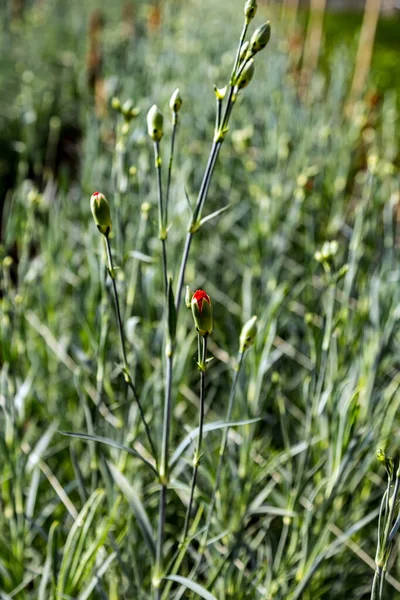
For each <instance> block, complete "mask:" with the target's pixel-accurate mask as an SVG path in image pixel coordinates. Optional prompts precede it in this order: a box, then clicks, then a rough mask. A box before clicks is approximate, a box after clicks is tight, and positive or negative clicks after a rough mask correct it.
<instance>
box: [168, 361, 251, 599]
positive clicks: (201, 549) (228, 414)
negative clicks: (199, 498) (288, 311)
mask: <svg viewBox="0 0 400 600" xmlns="http://www.w3.org/2000/svg"><path fill="white" fill-rule="evenodd" d="M244 357H245V353H244V352H240V353H239V355H238V361H237V367H236V371H235V376H234V378H233V382H232V386H231V390H230V394H229V402H228V409H227V411H226V417H225V418H226V421H227V422H229V421H230V420H231V418H232V410H233V404H234V399H235V395H236V387H237V383H238V380H239V374H240V371H241V369H242V366H243V362H244ZM225 431H226V435H224V436H223V438H222V441H221V446H220V452H219V459H218V466H217V475H216V478H215V483H214V489H213V494H212V499H211V503H210V508H209V511H208V515H207V522H206V526H205V529H204V532H203V535H202V538H201V541H200V547H199V553H198V556H197V559H196V562H195V564H194V565H193V568H192V570H191V572H190V575H189V577H190V578H191V579H193V578H194V576H195V575H196V573H197V571H198V569H199V567H200V565H201V562H202V559H203V556H204V551H205V548H206V544H207V536H208V532H209V529H210V526H211V520H212V515H213V511H214V506H215V500H216V496H217V491H218V486H219V482H220V479H221V473H222V464H223V458H224V453H225V449H226V444H227V439H228V432H229V431H228V429H226V430H225ZM181 560H182V557H181ZM179 564H180V561H177V563H175V565H174V570H173V572H176V570H177V569H178V568H179ZM177 597H178V598H181V597H182V596H181V595H180V594H179V593H178V596H177Z"/></svg>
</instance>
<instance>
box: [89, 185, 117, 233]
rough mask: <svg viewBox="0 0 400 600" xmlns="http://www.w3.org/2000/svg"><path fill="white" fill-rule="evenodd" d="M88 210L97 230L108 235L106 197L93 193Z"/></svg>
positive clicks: (110, 225)
mask: <svg viewBox="0 0 400 600" xmlns="http://www.w3.org/2000/svg"><path fill="white" fill-rule="evenodd" d="M90 208H91V211H92V215H93V219H94V222H95V223H96V225H97V229H98V230H99V231H100V232H101V233H102V234H103V235H108V234H109V232H110V230H111V227H112V222H111V215H110V205H109V204H108V202H107V199H106V197H105V196H104V195H103V194H101V193H100V192H95V193H94V194H92V197H91V198H90Z"/></svg>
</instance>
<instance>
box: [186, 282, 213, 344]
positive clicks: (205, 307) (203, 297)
mask: <svg viewBox="0 0 400 600" xmlns="http://www.w3.org/2000/svg"><path fill="white" fill-rule="evenodd" d="M191 308H192V315H193V319H194V324H195V325H196V329H197V331H198V333H199V334H200V335H203V336H205V335H208V334H209V333H211V332H212V327H213V319H212V306H211V298H210V296H209V295H208V294H206V292H205V291H204V290H197V291H196V292H195V293H194V294H193V296H192V300H191Z"/></svg>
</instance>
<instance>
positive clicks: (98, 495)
mask: <svg viewBox="0 0 400 600" xmlns="http://www.w3.org/2000/svg"><path fill="white" fill-rule="evenodd" d="M103 497H104V491H103V490H99V489H97V490H95V491H94V492H93V494H92V495H91V496H90V498H89V499H88V501H87V502H86V504H85V505H84V507H83V508H82V510H81V512H80V513H79V515H78V518H77V519H76V520H75V523H74V524H73V525H72V527H71V530H70V532H69V534H68V537H67V541H66V543H65V546H64V550H63V558H62V562H61V566H60V572H59V575H58V584H57V595H58V597H60V598H62V597H63V594H64V592H65V588H66V586H67V585H68V578H69V574H70V573H71V571H72V564H74V565H76V564H78V563H79V559H80V556H81V553H82V549H83V546H84V543H85V537H86V534H87V532H88V531H89V528H90V527H91V525H92V521H93V519H94V517H95V514H96V510H97V508H98V506H99V504H100V502H101V501H102V499H103ZM72 572H73V571H72Z"/></svg>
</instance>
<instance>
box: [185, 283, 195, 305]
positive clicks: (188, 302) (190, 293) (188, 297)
mask: <svg viewBox="0 0 400 600" xmlns="http://www.w3.org/2000/svg"><path fill="white" fill-rule="evenodd" d="M192 298H193V290H191V289H190V287H189V286H188V285H187V286H186V296H185V304H186V307H187V308H189V310H190V309H191V308H192Z"/></svg>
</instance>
